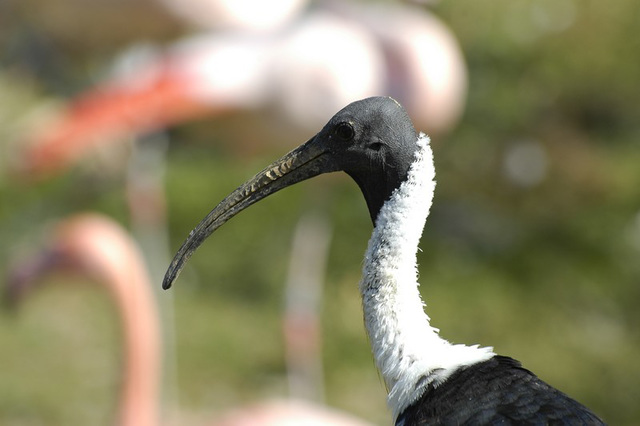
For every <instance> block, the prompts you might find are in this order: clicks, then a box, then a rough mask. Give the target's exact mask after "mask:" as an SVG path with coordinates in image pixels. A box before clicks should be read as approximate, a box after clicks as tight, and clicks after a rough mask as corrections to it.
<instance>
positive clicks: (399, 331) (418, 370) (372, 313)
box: [360, 133, 494, 419]
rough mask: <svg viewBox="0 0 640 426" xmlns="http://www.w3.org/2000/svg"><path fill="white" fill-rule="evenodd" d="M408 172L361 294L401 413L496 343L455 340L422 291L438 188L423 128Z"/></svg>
mask: <svg viewBox="0 0 640 426" xmlns="http://www.w3.org/2000/svg"><path fill="white" fill-rule="evenodd" d="M416 143H417V144H418V149H417V151H416V156H415V159H414V162H413V164H412V165H411V168H410V170H409V174H408V177H407V179H406V180H405V181H404V182H403V183H402V184H401V185H400V187H398V188H397V189H396V190H395V191H394V192H393V194H392V195H391V197H390V198H389V200H387V201H386V202H385V203H384V205H383V206H382V209H381V210H380V213H379V214H378V216H377V219H376V223H375V228H374V230H373V234H372V235H371V239H370V240H369V246H368V248H367V252H366V254H365V259H364V266H363V272H362V280H361V282H360V293H361V295H362V305H363V311H364V321H365V326H366V328H367V332H368V335H369V339H370V341H371V347H372V350H373V355H374V358H375V362H376V365H377V367H378V369H379V370H380V372H381V374H382V377H383V378H384V381H385V384H386V386H387V389H388V391H389V395H388V400H387V403H388V405H389V406H390V408H391V409H392V410H393V415H394V419H395V418H397V416H398V415H399V414H400V413H401V412H402V411H403V410H404V409H405V408H407V407H408V406H409V405H411V403H413V402H415V401H416V400H417V399H418V398H419V397H420V396H421V395H422V393H423V392H424V388H425V387H426V386H427V385H428V384H430V383H435V384H436V385H437V384H439V383H441V382H442V381H444V380H445V379H446V378H447V377H449V375H450V374H451V373H453V372H454V371H455V370H456V369H458V368H460V367H461V366H465V365H470V364H474V363H477V362H481V361H485V360H487V359H489V358H491V357H492V356H493V355H494V353H493V351H492V348H479V347H478V346H465V345H452V344H450V343H449V342H447V341H446V340H444V339H442V338H441V337H440V336H439V334H438V332H439V330H438V329H437V328H434V327H432V326H431V325H430V324H429V317H428V316H427V315H426V314H425V312H424V306H425V305H424V303H423V302H422V299H421V297H420V293H419V292H418V282H417V275H418V274H417V265H416V253H417V250H418V242H419V241H420V236H421V235H422V230H423V228H424V224H425V222H426V219H427V216H428V214H429V208H430V207H431V201H432V199H433V192H434V189H435V181H434V177H435V170H434V167H433V154H432V151H431V147H430V146H429V138H428V137H427V136H426V135H424V134H422V133H421V134H420V135H419V137H418V140H417V141H416Z"/></svg>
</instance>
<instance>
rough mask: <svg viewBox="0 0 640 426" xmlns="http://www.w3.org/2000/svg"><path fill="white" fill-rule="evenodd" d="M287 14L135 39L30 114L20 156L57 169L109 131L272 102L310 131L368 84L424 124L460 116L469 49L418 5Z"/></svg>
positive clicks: (33, 165)
mask: <svg viewBox="0 0 640 426" xmlns="http://www.w3.org/2000/svg"><path fill="white" fill-rule="evenodd" d="M286 22H287V25H286V26H284V27H278V28H277V30H272V31H249V30H246V28H244V27H243V29H242V30H237V29H235V30H227V31H218V32H213V33H204V34H200V35H196V36H191V37H187V38H185V39H183V40H181V41H179V42H177V43H175V44H173V45H171V46H169V47H168V48H167V49H166V51H164V52H161V53H159V52H158V51H152V50H149V49H137V50H136V52H137V54H135V55H127V56H126V59H123V60H121V61H118V62H119V64H120V65H119V66H116V67H114V69H115V70H116V71H115V72H114V75H113V76H112V78H110V79H108V80H107V81H105V82H103V83H102V84H99V85H98V86H97V87H95V88H94V89H91V90H89V91H87V92H85V93H81V94H80V95H78V96H77V97H76V98H75V99H73V100H71V101H70V103H69V104H68V105H67V106H66V107H64V108H63V110H62V111H61V112H60V115H59V116H58V117H54V118H52V119H51V120H50V121H49V122H47V123H43V124H42V125H39V126H34V128H35V130H34V131H33V132H32V133H30V134H27V135H26V136H25V138H24V140H23V143H22V144H21V149H22V151H21V153H20V155H19V156H18V162H19V165H18V168H19V169H20V170H22V171H23V172H27V173H28V174H30V175H36V174H40V175H41V174H46V173H53V172H55V171H59V170H60V169H62V168H64V167H67V166H68V165H70V164H72V163H73V162H75V161H77V160H79V159H80V158H83V156H84V155H85V154H86V152H87V151H90V148H92V147H95V146H99V145H101V144H104V143H105V142H112V141H116V140H122V139H124V138H125V137H127V136H136V135H140V134H144V133H146V132H150V131H153V130H157V129H164V128H167V127H171V126H175V125H178V124H180V123H184V122H187V121H191V120H196V119H201V118H204V117H206V116H209V117H215V116H219V115H220V114H221V113H223V112H230V111H265V110H274V111H278V112H279V113H280V114H281V116H282V117H283V118H284V119H285V120H287V121H288V123H289V126H288V129H289V131H291V128H292V127H293V128H298V129H300V130H302V131H304V132H309V131H311V129H316V128H317V127H318V126H320V125H321V124H322V123H324V122H325V121H326V119H327V118H328V117H329V116H330V115H331V114H332V113H333V112H334V111H336V110H337V109H339V108H340V107H341V106H342V105H345V104H347V103H349V102H351V101H353V100H354V99H359V98H363V97H366V96H370V95H374V94H375V95H377V94H383V93H384V94H388V95H391V96H394V97H395V98H397V99H398V100H399V101H400V102H402V103H403V104H404V105H406V106H407V109H408V110H409V112H410V114H411V116H412V118H413V120H414V122H415V123H416V125H419V126H420V127H421V128H424V129H426V130H427V131H429V133H430V134H435V133H441V132H443V131H446V130H447V129H449V128H451V126H453V125H454V124H455V122H456V121H457V119H458V118H459V116H460V114H461V112H462V108H463V105H464V99H465V96H466V68H465V64H464V60H463V57H462V54H461V51H460V48H459V47H458V45H457V43H456V41H455V38H454V37H453V35H452V34H451V32H450V31H449V30H448V29H447V27H446V26H445V25H444V24H443V23H442V22H440V21H439V20H438V19H437V18H436V17H435V16H433V15H431V14H429V13H428V12H426V11H425V10H423V9H419V8H415V7H411V6H408V5H399V4H398V5H392V4H387V5H377V4H376V5H371V4H359V3H330V2H327V3H322V4H321V5H319V6H318V7H316V8H314V9H312V10H310V11H308V12H307V13H305V14H302V15H300V16H299V17H298V18H297V19H296V20H295V21H293V22H289V21H288V20H287V21H286ZM141 51H142V52H143V54H140V52H141Z"/></svg>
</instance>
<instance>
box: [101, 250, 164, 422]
mask: <svg viewBox="0 0 640 426" xmlns="http://www.w3.org/2000/svg"><path fill="white" fill-rule="evenodd" d="M128 255H129V256H127V257H129V259H130V261H129V262H128V264H127V266H128V267H126V268H125V267H123V268H119V269H118V270H117V272H115V274H116V275H115V276H113V277H112V279H111V283H112V284H113V285H112V286H111V290H112V292H113V295H114V297H115V301H116V304H117V306H118V309H119V311H120V313H121V318H122V326H123V338H124V354H123V356H124V363H125V365H124V371H123V383H122V390H121V397H120V407H119V411H120V412H119V421H118V424H120V425H123V426H156V425H158V424H159V421H158V420H159V419H158V416H159V404H158V402H159V389H160V371H161V359H160V353H161V348H160V346H161V343H160V325H159V321H158V313H157V307H156V305H155V301H154V295H153V292H152V288H151V283H150V280H149V276H148V274H147V272H146V271H145V270H144V267H143V265H144V259H143V258H142V255H141V253H139V252H138V250H137V249H136V250H131V252H130V253H128ZM134 259H135V260H134Z"/></svg>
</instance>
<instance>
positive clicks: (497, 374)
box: [163, 97, 602, 426]
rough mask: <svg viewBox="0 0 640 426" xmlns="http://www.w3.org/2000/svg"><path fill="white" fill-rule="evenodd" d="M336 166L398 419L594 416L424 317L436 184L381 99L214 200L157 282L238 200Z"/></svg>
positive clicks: (407, 130)
mask: <svg viewBox="0 0 640 426" xmlns="http://www.w3.org/2000/svg"><path fill="white" fill-rule="evenodd" d="M339 170H342V171H345V172H346V173H347V174H349V176H351V177H352V178H353V179H354V180H355V181H356V183H357V184H358V186H359V187H360V189H361V190H362V193H363V195H364V198H365V200H366V202H367V206H368V208H369V214H370V216H371V219H372V221H373V223H374V230H373V234H372V236H371V239H370V241H369V246H368V249H367V252H366V254H365V260H364V265H363V276H362V280H361V282H360V285H359V289H360V293H361V296H362V306H363V311H364V322H365V327H366V329H367V333H368V335H369V340H370V342H371V346H372V351H373V356H374V359H375V362H376V365H377V367H378V369H379V370H380V373H381V375H382V377H383V379H384V381H385V384H386V386H387V388H388V390H389V395H388V401H387V402H388V405H389V407H390V408H391V410H392V411H393V416H394V421H396V424H397V425H403V426H409V425H429V424H474V425H475V424H580V423H586V424H602V421H601V420H600V419H598V417H597V416H596V415H595V414H593V413H591V411H589V410H588V409H587V408H586V407H584V406H582V405H581V404H579V403H578V402H576V401H574V400H572V399H571V398H569V397H568V396H566V395H564V394H563V393H562V392H560V391H558V390H556V389H554V388H553V387H551V386H549V385H547V384H546V383H544V382H542V381H541V380H540V379H538V378H537V377H536V376H535V375H533V374H532V373H530V372H529V371H527V370H525V369H523V368H522V367H520V365H519V363H518V362H517V361H515V360H512V359H510V358H506V357H501V356H498V355H496V354H495V353H494V352H493V350H492V349H491V348H481V347H478V346H466V345H454V344H451V343H449V342H448V341H446V340H444V339H443V338H442V337H440V335H439V331H438V329H436V328H434V327H432V326H431V325H430V323H429V317H428V316H427V315H426V314H425V312H424V303H423V301H422V299H421V297H420V293H419V292H418V288H417V287H418V283H417V265H416V252H417V250H418V243H419V240H420V236H421V234H422V230H423V227H424V224H425V221H426V218H427V215H428V213H429V208H430V206H431V201H432V198H433V191H434V188H435V182H434V176H435V172H434V168H433V158H432V152H431V148H430V146H429V139H428V138H427V137H426V136H424V135H423V134H418V133H417V132H416V131H415V129H414V128H413V125H412V123H411V120H410V119H409V117H408V115H407V113H406V112H405V111H404V109H403V108H402V107H401V106H400V105H399V104H398V103H397V102H396V101H395V100H393V99H390V98H381V97H376V98H368V99H364V100H362V101H358V102H354V103H352V104H350V105H348V106H347V107H345V108H344V109H342V110H341V111H340V112H338V113H337V114H336V115H334V116H333V118H331V120H330V121H329V123H327V125H325V127H324V128H323V129H322V130H321V131H320V132H319V133H318V134H317V135H316V136H314V137H313V138H311V139H310V140H309V141H308V142H307V143H305V144H303V145H302V146H300V147H298V148H297V149H295V150H293V151H291V152H290V153H289V154H287V155H285V156H284V157H283V158H282V159H280V160H278V161H276V162H275V163H273V164H271V165H270V166H268V167H267V168H266V169H265V170H263V171H262V172H260V173H258V174H257V175H256V176H255V177H254V178H252V179H251V180H249V181H248V182H246V183H245V184H244V185H242V186H240V187H239V188H238V189H237V190H236V191H234V192H233V193H232V194H231V195H229V196H228V197H227V198H225V199H224V200H223V201H222V202H221V203H220V204H219V205H218V206H217V207H216V208H214V209H213V210H212V211H211V212H210V213H209V215H207V217H206V218H205V219H203V221H202V222H201V223H200V224H199V225H198V226H197V227H196V228H195V229H194V231H192V233H191V234H190V235H189V238H188V239H187V240H186V241H185V243H184V244H183V246H182V247H181V248H180V250H179V251H178V254H177V255H176V256H175V258H174V260H173V262H172V264H171V266H170V268H169V270H168V271H167V274H166V276H165V281H164V283H163V286H164V287H165V288H168V287H169V286H170V285H171V283H172V282H173V281H174V280H175V278H176V276H177V273H178V272H179V271H180V269H181V268H182V266H183V265H184V262H185V261H186V260H187V259H188V258H189V257H190V255H191V254H192V253H193V252H194V251H195V250H196V248H197V247H198V246H199V245H200V244H201V243H202V242H203V241H204V239H206V238H207V237H208V236H209V235H210V234H211V233H213V232H214V231H215V230H216V229H217V228H218V227H220V226H222V224H224V223H225V222H226V221H227V220H228V219H230V218H231V217H233V216H234V215H235V214H236V213H238V212H239V211H241V210H242V209H244V208H246V207H248V206H250V205H251V204H253V203H255V202H257V201H259V200H260V199H262V198H264V197H266V196H268V195H270V194H272V193H273V192H276V191H278V190H280V189H282V188H284V187H286V186H290V185H293V184H295V183H297V182H300V181H302V180H304V179H308V178H310V177H313V176H316V175H319V174H321V173H327V172H333V171H339Z"/></svg>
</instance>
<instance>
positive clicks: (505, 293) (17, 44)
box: [0, 0, 640, 425]
mask: <svg viewBox="0 0 640 426" xmlns="http://www.w3.org/2000/svg"><path fill="white" fill-rule="evenodd" d="M432 10H433V11H434V13H435V14H437V15H438V16H439V17H440V18H441V19H442V20H443V21H444V22H446V23H447V24H448V25H449V26H450V27H451V28H452V30H453V31H454V33H455V34H456V35H457V37H458V39H459V42H460V44H461V46H462V48H463V51H464V54H465V56H466V60H467V63H468V67H469V95H468V102H467V107H466V111H465V115H464V116H463V118H462V120H461V122H460V124H459V125H458V126H457V127H456V128H455V129H454V130H453V131H452V132H451V133H450V134H448V135H443V136H440V137H439V138H438V139H437V140H434V141H433V147H434V151H435V162H436V170H437V180H438V187H437V190H436V197H435V200H434V207H433V209H432V214H431V216H430V219H429V221H428V223H427V227H426V229H425V233H424V236H423V240H422V243H421V249H422V251H421V252H420V253H419V264H420V277H421V283H422V286H421V292H422V294H423V297H424V298H425V300H426V301H427V305H428V306H427V311H428V313H429V316H430V317H431V318H432V323H433V324H434V325H435V326H436V327H439V328H440V329H441V334H442V336H443V337H445V338H446V339H448V340H450V341H452V342H457V343H467V344H473V343H478V344H481V345H484V346H494V348H495V349H496V351H497V352H498V353H501V354H505V355H510V356H513V357H515V358H516V359H519V360H520V361H522V362H523V364H524V365H525V366H526V367H528V368H529V369H531V370H533V371H534V372H536V374H538V375H539V376H540V377H541V378H542V379H544V380H545V381H547V382H549V383H551V384H552V385H554V386H556V387H558V388H560V389H561V390H563V391H565V392H567V393H568V394H570V395H571V396H573V397H575V398H576V399H578V400H579V401H581V402H583V403H584V404H586V405H588V406H589V407H591V408H592V409H593V410H594V411H595V412H596V413H598V414H600V415H601V416H602V417H603V418H604V419H605V420H606V421H607V422H609V423H610V424H617V425H632V424H637V419H638V418H640V404H638V401H640V361H639V360H640V310H639V309H638V306H637V305H638V303H639V302H640V83H639V78H640V37H638V35H637V28H638V24H640V7H638V5H637V2H636V1H634V0H617V1H615V2H602V1H588V0H537V1H533V0H529V1H524V0H523V1H513V0H491V1H484V2H468V1H456V0H447V1H443V2H441V3H438V4H436V5H435V6H433V7H432ZM116 28H117V30H116ZM186 31H187V28H185V27H184V25H183V24H180V23H179V22H177V21H176V20H174V19H173V18H171V17H170V16H169V15H167V14H166V13H164V12H163V11H162V10H161V9H160V8H159V7H158V6H157V5H156V4H155V3H153V2H151V1H150V0H146V1H145V0H135V1H134V0H130V1H125V0H117V1H110V2H107V1H95V2H85V1H79V0H53V1H47V2H42V1H36V0H4V1H3V2H1V3H0V65H1V67H2V68H0V140H2V148H1V150H2V153H3V159H2V161H1V163H2V167H3V170H1V172H2V173H1V174H0V200H1V201H0V265H1V266H0V268H2V269H3V270H6V269H7V268H8V266H9V265H10V264H11V263H12V262H15V261H16V260H17V259H19V258H20V256H21V255H25V254H26V253H28V252H29V251H30V250H33V248H34V247H36V246H37V244H38V243H39V241H40V238H41V235H42V232H43V230H44V229H45V227H46V224H48V223H50V222H52V221H54V220H56V219H57V218H61V217H64V216H65V215H67V214H69V213H72V212H76V211H84V210H96V211H100V212H104V213H106V214H108V215H110V216H112V217H114V218H116V219H117V220H118V221H120V222H121V223H123V224H125V225H126V226H128V225H129V212H128V207H127V204H126V200H125V190H124V175H125V174H124V173H122V168H121V167H118V166H116V167H111V168H107V169H105V167H104V165H103V164H101V163H100V161H99V159H98V160H96V159H95V158H94V159H91V160H89V159H88V160H87V161H86V164H83V165H81V166H79V167H75V168H74V169H73V170H71V171H69V172H66V173H65V174H63V175H60V176H57V177H54V178H51V179H48V180H45V181H41V182H37V183H33V184H26V183H24V182H19V181H18V180H17V179H16V178H15V177H14V176H12V175H11V174H10V173H8V170H7V163H8V162H7V161H5V160H7V159H9V158H10V156H11V144H10V143H8V141H10V140H12V138H14V137H15V134H16V132H18V130H19V127H20V125H22V123H23V122H24V121H25V120H24V119H25V117H26V116H27V115H28V114H33V113H34V110H36V109H37V108H42V106H41V105H42V104H43V103H47V102H49V103H50V102H51V100H52V99H62V98H64V97H65V96H70V95H72V94H75V93H77V92H78V91H80V90H82V89H84V88H86V87H88V86H90V85H92V84H93V83H95V82H96V81H97V80H98V79H99V78H100V76H101V73H102V70H104V69H105V68H107V67H108V65H109V64H110V61H111V60H112V59H113V57H114V55H115V54H116V53H117V52H118V51H119V50H121V49H123V48H125V47H126V46H127V45H129V44H130V43H132V42H134V41H138V40H150V41H153V42H159V43H161V42H165V41H169V40H172V39H174V38H176V37H178V36H179V35H181V34H184V33H186ZM34 46H35V48H34ZM34 49H35V50H34ZM38 49H41V50H38ZM34 52H35V53H34ZM261 126H262V127H261ZM265 127H268V125H265V124H264V123H262V124H260V123H257V124H256V125H255V126H249V125H247V124H246V123H245V122H244V118H243V117H241V116H240V117H238V116H229V117H223V118H217V119H211V120H202V121H199V122H197V123H191V124H185V125H181V126H179V127H178V128H174V129H171V130H170V131H169V136H170V144H169V148H168V149H169V151H168V155H167V158H168V165H167V172H166V190H167V194H168V212H169V230H170V245H171V248H172V250H175V249H177V247H178V246H179V244H180V243H181V241H182V240H183V238H184V237H185V236H186V235H187V233H188V232H189V230H190V229H191V228H192V227H193V226H194V225H195V224H196V223H197V222H198V221H199V220H200V219H201V218H202V217H203V216H204V214H206V213H207V212H208V211H209V209H210V208H211V207H213V205H214V204H215V203H216V202H218V201H219V200H220V199H222V198H223V197H224V196H225V195H227V193H229V192H230V191H231V190H232V189H234V188H235V187H236V186H237V185H239V184H240V183H242V182H244V181H245V180H246V178H248V177H250V176H251V175H253V173H255V172H257V171H258V170H260V169H261V168H262V167H263V166H265V165H266V164H268V163H269V162H271V161H272V160H273V159H275V158H277V157H279V156H280V155H281V154H282V153H284V152H285V151H287V150H288V149H289V148H292V147H293V146H295V145H296V144H297V143H298V142H302V141H304V140H306V139H304V137H302V138H300V139H299V140H286V138H285V140H284V141H283V142H279V143H278V142H275V141H268V140H263V139H264V138H267V136H265V134H267V135H269V132H267V131H265V130H264V128H265ZM240 140H243V141H246V140H248V141H250V142H251V144H250V147H248V148H247V147H245V148H241V149H236V147H235V146H234V144H236V143H239V142H237V141H240ZM5 142H7V143H5ZM523 158H525V159H528V160H531V159H532V158H533V159H535V161H526V163H527V164H534V169H533V170H532V171H530V172H529V173H527V174H525V175H520V174H518V170H520V169H521V168H519V165H520V164H521V163H522V161H523V160H522V159H523ZM105 170H106V171H105ZM532 176H533V177H532ZM308 193H313V194H314V195H317V194H319V193H320V194H321V196H320V197H317V196H316V197H314V198H320V200H319V201H318V202H310V197H309V195H308ZM311 208H316V209H320V210H322V211H324V212H325V213H326V214H327V215H328V217H329V219H330V223H331V227H332V232H333V237H332V241H331V247H330V252H329V259H328V266H327V268H328V269H327V276H326V286H325V288H324V304H323V307H322V337H323V361H324V370H325V386H326V389H325V392H326V402H327V403H328V404H329V405H332V406H335V407H339V408H342V409H344V410H346V411H350V412H352V413H355V414H357V415H359V416H361V417H363V418H366V419H368V420H370V421H373V422H376V423H378V424H388V423H389V418H390V416H389V413H388V411H387V409H386V407H385V402H384V398H385V391H384V386H383V384H382V382H381V380H380V378H379V377H378V375H377V372H376V371H375V368H374V365H373V361H372V357H371V355H370V350H369V346H368V342H367V340H366V336H365V333H364V330H363V326H362V318H361V311H360V301H359V296H358V293H357V285H356V284H357V282H358V279H359V274H360V265H361V258H362V254H363V252H364V249H365V247H366V243H367V239H368V236H369V233H370V231H371V225H370V222H369V219H368V214H367V211H366V208H365V205H364V202H363V200H362V199H361V196H360V194H359V192H358V190H357V187H356V186H355V185H354V184H353V183H352V182H351V181H350V180H349V179H348V178H347V177H345V176H342V175H331V176H323V177H320V178H318V179H316V180H315V181H312V182H307V183H304V184H301V185H297V186H295V187H293V188H290V189H288V190H287V191H284V192H282V193H279V194H277V195H276V196H275V197H271V198H270V199H267V200H265V201H264V202H262V203H259V204H258V205H256V206H254V207H252V208H251V209H249V210H247V211H246V212H244V213H243V214H242V215H241V216H240V217H238V218H236V219H235V220H233V221H232V222H230V223H229V224H228V225H227V226H226V227H224V228H223V229H221V230H220V231H219V232H218V234H217V235H216V237H215V238H213V239H212V240H211V241H208V242H207V244H205V245H204V246H203V247H202V248H201V249H200V251H199V252H198V254H197V255H196V256H194V258H193V259H192V261H191V262H190V266H189V268H188V270H187V271H185V274H184V275H183V276H182V277H181V280H180V282H179V283H178V284H177V286H176V288H174V289H173V290H172V292H171V295H170V296H169V295H168V293H159V297H160V298H165V299H164V300H165V302H166V298H169V297H172V298H173V299H174V303H175V320H176V323H175V328H176V333H177V335H176V338H177V341H176V351H177V357H176V363H177V364H176V372H177V373H176V377H177V387H176V389H175V390H174V392H175V394H176V395H177V401H179V409H180V411H181V412H182V413H183V416H195V417H198V418H199V417H201V416H202V417H203V418H206V414H207V413H213V412H216V411H219V410H222V409H224V408H227V407H230V406H234V405H238V404H242V403H246V402H249V401H252V400H255V399H258V398H261V397H267V396H273V395H283V396H285V395H286V394H287V388H286V378H285V363H284V356H283V347H282V337H281V329H280V327H281V326H280V317H281V313H282V306H283V292H284V280H285V276H286V270H287V262H288V256H289V251H290V244H291V237H292V233H293V227H294V225H295V223H296V222H297V220H298V218H299V217H300V215H301V214H302V213H304V212H306V211H308V210H309V209H311ZM49 281H50V284H51V285H48V286H46V287H44V288H43V289H42V290H41V291H38V292H37V293H35V294H34V295H33V297H32V298H31V299H30V300H29V301H27V303H26V304H25V305H23V306H22V307H21V309H19V311H17V312H9V313H7V314H5V315H2V316H0V372H1V373H0V374H1V379H0V424H15V425H38V424H47V425H58V424H59V425H63V424H109V422H110V421H111V419H112V418H111V415H112V414H111V413H112V411H113V407H114V405H115V402H116V399H115V398H116V392H117V385H118V382H119V379H120V376H119V366H120V362H121V359H120V352H119V350H118V348H119V336H120V330H119V328H118V323H117V317H116V312H115V311H114V309H113V307H112V306H111V304H110V302H109V300H108V298H107V297H106V292H104V291H102V290H100V289H99V288H98V287H96V286H93V285H89V284H88V283H86V282H84V281H82V280H80V279H76V278H74V279H71V280H69V279H68V278H67V277H63V276H53V277H52V278H51V279H50V280H49ZM69 281H70V282H69ZM54 284H58V285H54ZM62 284H64V285H62ZM159 285H160V283H158V286H159ZM165 302H163V303H165ZM176 405H177V404H176Z"/></svg>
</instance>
